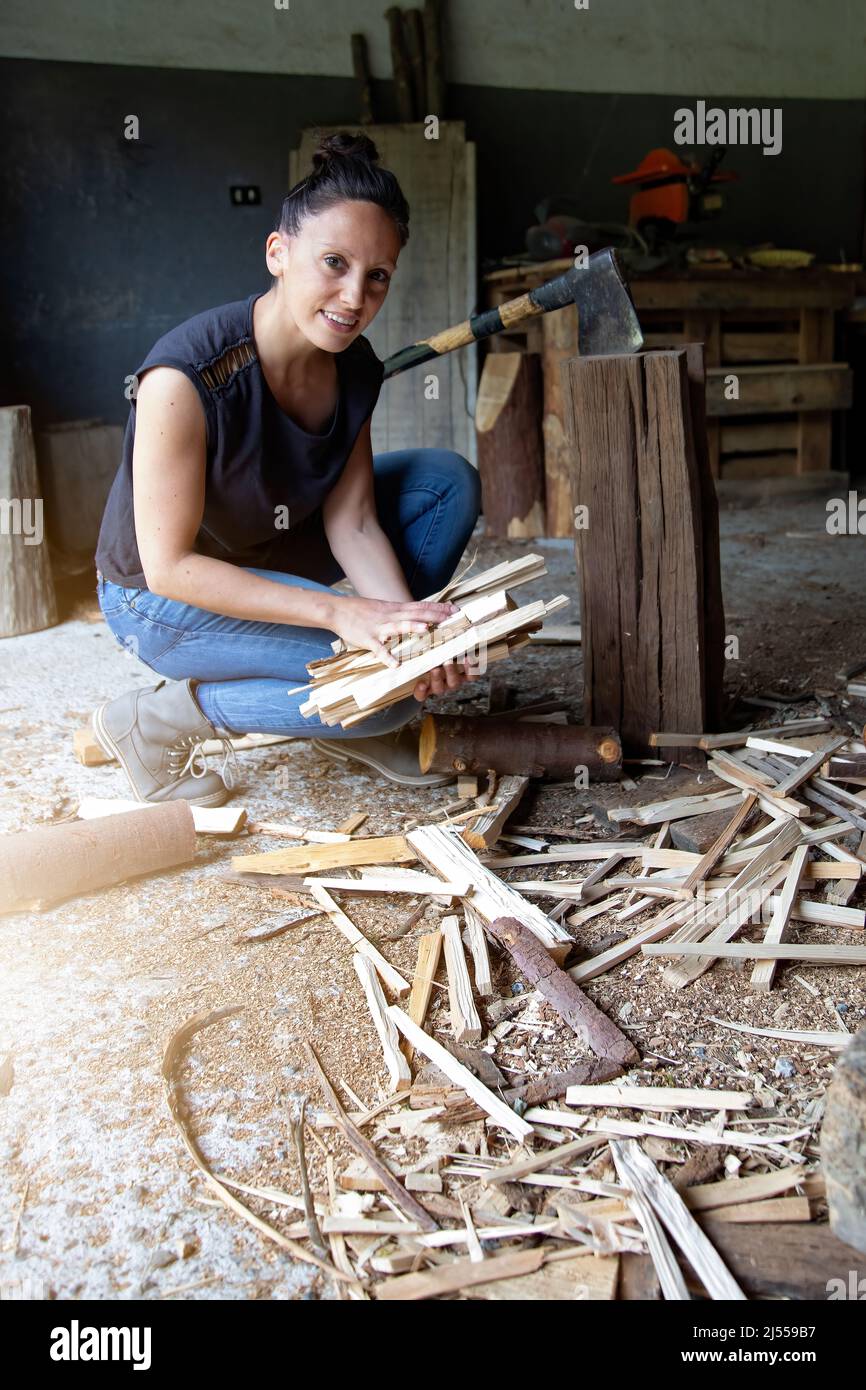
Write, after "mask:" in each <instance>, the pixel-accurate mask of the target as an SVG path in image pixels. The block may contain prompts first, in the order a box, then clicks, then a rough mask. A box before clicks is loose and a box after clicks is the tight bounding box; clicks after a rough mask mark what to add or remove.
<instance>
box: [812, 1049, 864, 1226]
mask: <svg viewBox="0 0 866 1390" xmlns="http://www.w3.org/2000/svg"><path fill="white" fill-rule="evenodd" d="M821 1158H822V1160H823V1164H824V1172H825V1174H826V1178H827V1202H828V1204H829V1207H830V1225H831V1226H832V1227H833V1230H834V1231H835V1233H836V1235H837V1236H838V1237H839V1239H840V1240H844V1241H847V1242H848V1244H849V1245H853V1246H855V1248H856V1249H857V1250H862V1251H863V1252H864V1253H866V1028H861V1029H860V1031H859V1033H858V1034H857V1036H856V1037H855V1038H854V1041H853V1042H851V1043H849V1045H848V1047H847V1048H846V1049H845V1051H844V1052H843V1054H842V1056H841V1057H840V1059H839V1061H838V1062H837V1063H836V1071H835V1074H834V1076H833V1080H832V1081H831V1083H830V1086H829V1089H828V1091H827V1107H826V1110H825V1112H824V1127H823V1130H822V1132H821Z"/></svg>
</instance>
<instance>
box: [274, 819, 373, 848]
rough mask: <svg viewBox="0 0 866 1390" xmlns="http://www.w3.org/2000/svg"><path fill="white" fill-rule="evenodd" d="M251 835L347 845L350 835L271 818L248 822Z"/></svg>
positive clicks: (314, 843) (316, 843) (321, 843)
mask: <svg viewBox="0 0 866 1390" xmlns="http://www.w3.org/2000/svg"><path fill="white" fill-rule="evenodd" d="M249 831H250V834H251V835H278V836H280V837H281V838H282V839H284V840H309V842H310V844H313V845H347V844H348V843H349V841H350V840H351V838H352V837H351V835H344V834H343V833H342V832H341V831H339V830H308V829H307V828H306V827H305V826H303V825H289V824H286V823H280V822H279V821H272V820H254V821H251V822H250V825H249Z"/></svg>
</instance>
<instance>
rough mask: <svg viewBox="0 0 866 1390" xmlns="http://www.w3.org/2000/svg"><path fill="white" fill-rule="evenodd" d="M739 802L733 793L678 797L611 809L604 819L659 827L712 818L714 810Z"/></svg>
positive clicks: (724, 808) (729, 808) (732, 805)
mask: <svg viewBox="0 0 866 1390" xmlns="http://www.w3.org/2000/svg"><path fill="white" fill-rule="evenodd" d="M741 800H742V797H740V796H739V795H738V794H737V793H735V792H731V793H725V792H722V793H719V792H711V793H710V795H709V796H681V797H674V798H673V799H672V800H671V801H653V802H650V804H649V805H648V806H614V807H612V808H611V809H610V810H609V811H608V813H607V816H608V820H610V821H612V822H613V823H614V825H621V824H622V823H623V822H626V821H628V822H631V823H632V824H634V825H659V824H661V822H662V821H670V820H680V819H685V818H686V817H690V816H703V815H711V814H712V813H713V812H714V811H732V810H733V809H734V808H735V807H737V806H739V805H740V802H741Z"/></svg>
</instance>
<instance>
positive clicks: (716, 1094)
mask: <svg viewBox="0 0 866 1390" xmlns="http://www.w3.org/2000/svg"><path fill="white" fill-rule="evenodd" d="M565 1102H566V1105H576V1106H585V1105H589V1106H595V1107H598V1106H611V1107H613V1106H618V1107H624V1108H625V1109H627V1110H748V1109H749V1107H750V1106H751V1105H754V1103H755V1098H754V1096H753V1095H752V1094H751V1092H748V1093H747V1092H744V1091H709V1090H703V1089H701V1088H700V1087H682V1086H569V1088H568V1090H567V1091H566V1093H565Z"/></svg>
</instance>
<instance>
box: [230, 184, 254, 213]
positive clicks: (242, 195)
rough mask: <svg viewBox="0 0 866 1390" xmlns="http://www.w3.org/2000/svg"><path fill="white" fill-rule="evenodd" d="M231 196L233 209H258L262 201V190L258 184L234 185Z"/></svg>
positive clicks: (231, 188)
mask: <svg viewBox="0 0 866 1390" xmlns="http://www.w3.org/2000/svg"><path fill="white" fill-rule="evenodd" d="M229 196H230V197H231V200H232V206H233V207H238V208H240V207H256V206H258V205H259V204H260V203H261V201H262V190H261V189H260V188H259V186H258V184H257V183H233V184H232V185H231V187H230V188H229Z"/></svg>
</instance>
